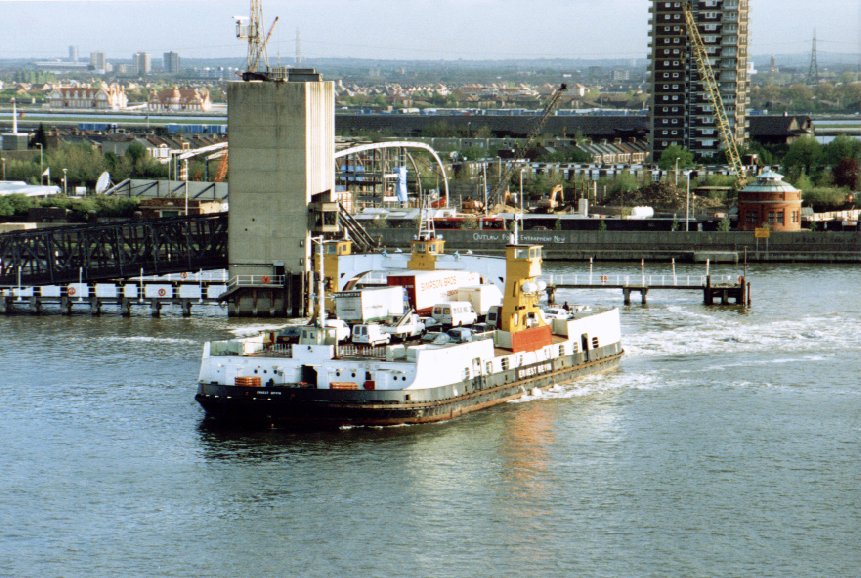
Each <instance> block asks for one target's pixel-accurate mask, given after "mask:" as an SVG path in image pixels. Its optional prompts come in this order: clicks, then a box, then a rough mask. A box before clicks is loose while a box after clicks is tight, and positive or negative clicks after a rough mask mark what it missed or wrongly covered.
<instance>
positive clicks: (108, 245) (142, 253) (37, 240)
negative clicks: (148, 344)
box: [0, 213, 228, 287]
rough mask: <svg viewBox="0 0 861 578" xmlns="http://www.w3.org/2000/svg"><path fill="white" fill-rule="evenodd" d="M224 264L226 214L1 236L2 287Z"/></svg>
mask: <svg viewBox="0 0 861 578" xmlns="http://www.w3.org/2000/svg"><path fill="white" fill-rule="evenodd" d="M227 264H228V263H227V213H218V214H214V215H202V216H192V217H174V218H166V219H158V220H149V221H129V222H124V223H119V224H97V225H72V226H63V227H52V228H44V229H35V230H27V231H19V232H14V233H6V234H2V235H0V286H2V287H13V286H18V287H20V286H22V285H25V286H33V285H53V284H67V283H75V282H82V281H84V282H94V281H102V280H110V279H121V278H128V277H133V276H138V275H141V274H145V275H166V274H169V273H181V272H183V271H198V270H200V269H221V268H226V267H227Z"/></svg>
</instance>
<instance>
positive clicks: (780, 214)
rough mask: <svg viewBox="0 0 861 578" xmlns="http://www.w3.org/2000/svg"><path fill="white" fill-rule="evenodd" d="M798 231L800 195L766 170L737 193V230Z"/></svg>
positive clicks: (776, 175)
mask: <svg viewBox="0 0 861 578" xmlns="http://www.w3.org/2000/svg"><path fill="white" fill-rule="evenodd" d="M757 227H768V228H769V229H771V230H772V231H800V230H801V191H799V190H798V189H796V188H795V187H793V186H792V185H790V184H789V183H786V182H784V181H783V175H778V174H777V173H774V172H772V171H770V170H766V171H765V172H763V173H762V174H760V175H759V176H758V177H756V179H755V180H754V181H753V182H752V183H750V184H748V185H747V186H746V187H745V188H743V189H742V190H741V191H739V193H738V229H739V230H740V231H753V230H754V229H756V228H757Z"/></svg>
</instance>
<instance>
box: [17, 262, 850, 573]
mask: <svg viewBox="0 0 861 578" xmlns="http://www.w3.org/2000/svg"><path fill="white" fill-rule="evenodd" d="M545 269H546V270H548V269H549V270H551V271H553V272H556V273H560V272H579V273H582V272H584V271H585V270H586V266H584V265H582V264H569V265H562V264H549V265H548V266H546V267H545ZM654 269H655V266H650V267H649V272H650V273H651V272H665V271H655V270H654ZM602 272H603V271H602ZM605 272H606V273H610V274H613V273H636V272H637V271H636V268H634V269H633V270H632V269H631V267H630V266H627V267H626V266H621V265H612V266H609V267H608V268H606V271H605ZM685 272H686V271H684V270H680V271H679V273H680V274H681V273H685ZM687 272H695V273H700V272H701V271H699V270H697V271H694V270H691V271H687ZM731 273H733V274H735V273H736V270H735V269H734V268H733V269H732V271H731ZM751 279H752V282H753V308H752V309H751V310H750V311H747V312H745V311H740V310H738V309H736V308H726V309H720V308H716V307H712V308H706V307H704V306H703V305H701V304H700V303H699V301H700V297H699V296H698V295H696V294H694V293H690V294H685V293H675V292H666V293H664V294H661V293H660V292H657V291H656V292H653V293H652V294H650V296H649V297H650V304H649V305H648V306H647V307H643V306H641V305H639V304H637V305H634V306H630V307H624V308H623V310H622V322H623V332H624V339H625V348H626V352H627V353H626V356H625V359H624V361H623V363H622V366H621V368H619V369H618V370H615V371H613V372H611V373H607V374H604V375H600V376H593V377H589V378H586V379H583V380H581V381H577V382H574V383H571V384H562V385H560V387H559V388H558V390H557V391H555V392H551V393H548V394H545V395H543V396H541V397H540V398H530V399H524V400H521V401H519V402H515V403H509V404H505V405H504V406H501V407H497V408H493V409H490V410H487V411H484V412H479V413H478V414H473V415H470V416H466V417H464V418H461V419H457V420H454V421H451V422H449V423H444V424H437V425H428V426H415V427H400V428H388V429H363V428H357V429H347V430H341V431H335V432H325V433H290V432H284V431H265V432H249V431H244V432H243V431H229V430H228V431H224V430H220V429H216V428H213V427H211V426H209V425H207V424H206V423H204V421H203V414H202V411H201V410H200V409H199V407H198V406H197V404H196V403H195V402H194V399H193V397H194V391H195V379H196V374H197V369H198V358H199V355H200V351H201V345H202V343H203V341H205V340H206V339H210V338H225V337H229V336H230V335H231V334H236V333H241V332H243V331H250V330H253V329H254V327H255V326H260V325H261V323H260V322H259V321H252V320H234V319H227V318H225V317H223V313H222V312H221V311H220V310H218V309H212V310H209V311H207V312H206V314H205V315H201V314H200V313H201V312H197V313H196V314H195V316H194V317H193V318H191V319H183V318H181V317H180V316H178V315H166V316H164V317H162V318H161V319H151V318H149V317H148V316H147V315H146V313H145V312H143V311H142V312H140V313H139V314H136V315H135V316H133V317H132V318H130V319H123V318H121V317H120V316H119V315H117V314H107V315H104V316H103V317H101V318H91V317H90V316H89V315H88V314H85V313H79V314H75V315H73V316H71V317H61V316H60V315H58V314H50V313H49V314H47V315H43V316H41V317H33V316H30V315H26V314H19V315H13V316H9V317H5V318H0V327H2V328H3V330H4V331H3V332H4V335H5V338H4V339H3V341H2V343H0V375H2V376H3V377H2V383H3V387H2V388H0V408H2V419H0V444H2V446H0V447H2V451H0V472H2V476H0V520H3V523H2V525H0V575H3V576H7V575H11V576H61V575H62V576H80V575H86V576H116V575H123V576H156V575H158V576H161V575H165V576H202V575H206V576H237V575H241V576H275V575H279V576H290V575H293V576H347V575H355V576H391V575H415V576H514V575H518V576H519V575H528V576H563V575H566V576H570V575H579V576H644V575H660V576H707V575H733V576H740V575H746V576H750V575H756V576H786V575H792V576H805V575H807V576H813V575H815V576H849V575H852V576H857V575H858V573H859V568H861V548H859V544H861V379H859V373H861V372H859V370H861V300H859V299H858V294H857V290H858V288H859V287H861V268H858V267H830V266H789V265H787V266H776V265H770V266H756V267H753V268H751ZM560 298H562V299H565V300H568V301H570V302H572V303H575V302H589V303H593V304H594V303H598V304H605V305H609V304H613V305H616V304H618V305H621V300H622V299H621V293H620V292H616V291H595V292H577V293H575V292H573V291H571V292H567V293H566V292H561V293H560ZM560 302H561V300H560Z"/></svg>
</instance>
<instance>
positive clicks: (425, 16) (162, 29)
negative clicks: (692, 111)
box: [0, 0, 861, 64]
mask: <svg viewBox="0 0 861 578" xmlns="http://www.w3.org/2000/svg"><path fill="white" fill-rule="evenodd" d="M649 3H650V0H517V1H515V0H264V2H263V20H264V23H265V24H266V26H267V28H268V26H269V24H270V23H271V22H272V20H273V18H274V17H275V16H276V15H277V16H279V17H280V21H279V23H278V25H277V26H276V28H275V31H274V33H273V36H272V40H271V41H270V43H269V49H268V52H269V58H270V63H273V64H277V63H279V62H280V63H283V64H292V61H293V58H294V56H295V50H296V34H297V30H298V31H299V34H300V37H301V50H302V55H303V57H304V58H305V60H306V62H308V61H312V60H313V59H314V58H315V57H349V58H371V59H396V60H458V59H463V60H488V59H511V58H526V59H532V58H588V59H592V58H625V59H629V58H631V59H632V58H645V57H646V55H647V42H648V40H647V34H648V17H649V16H648V8H649ZM249 4H250V2H249V1H248V0H146V1H142V0H90V1H80V0H51V1H48V0H0V59H4V58H29V57H32V58H39V59H48V58H63V57H65V56H66V55H67V54H68V47H69V46H70V45H75V46H77V47H78V50H79V54H80V56H81V57H82V58H83V57H86V56H87V55H88V54H89V53H90V52H92V51H101V52H105V53H106V54H107V57H108V59H111V58H122V59H128V58H130V57H131V55H132V54H133V53H134V52H137V51H145V52H150V53H151V54H152V55H153V59H157V58H158V59H160V58H161V54H162V53H163V52H167V51H171V50H172V51H176V52H178V53H179V54H180V56H181V57H186V58H204V57H237V58H244V55H245V47H246V45H245V44H244V43H243V42H240V41H239V40H237V39H236V38H235V33H234V23H233V16H235V15H247V14H248V12H249ZM750 4H751V17H750V18H751V36H750V43H751V52H752V54H753V55H755V56H767V55H771V54H798V53H809V52H810V48H811V42H812V38H813V34H814V30H815V31H816V37H817V51H818V52H821V53H825V52H832V53H861V1H859V0H815V1H813V2H811V1H810V0H750ZM279 58H280V60H279Z"/></svg>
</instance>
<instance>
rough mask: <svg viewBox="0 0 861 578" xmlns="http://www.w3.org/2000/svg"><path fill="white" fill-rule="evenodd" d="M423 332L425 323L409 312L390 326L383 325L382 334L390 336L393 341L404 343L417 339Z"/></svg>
mask: <svg viewBox="0 0 861 578" xmlns="http://www.w3.org/2000/svg"><path fill="white" fill-rule="evenodd" d="M424 330H425V323H424V321H422V319H421V317H419V316H418V314H417V313H415V312H413V311H410V312H408V313H406V314H405V315H404V316H403V317H401V318H400V319H398V320H397V321H395V322H394V323H393V324H392V325H383V333H388V334H389V335H391V336H392V340H393V341H405V340H407V339H410V338H411V337H419V336H420V335H421V334H422V333H424Z"/></svg>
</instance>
